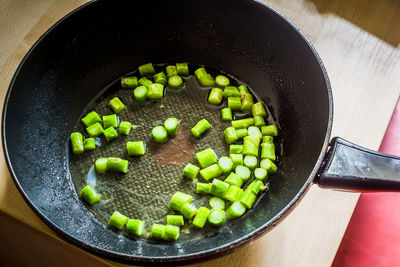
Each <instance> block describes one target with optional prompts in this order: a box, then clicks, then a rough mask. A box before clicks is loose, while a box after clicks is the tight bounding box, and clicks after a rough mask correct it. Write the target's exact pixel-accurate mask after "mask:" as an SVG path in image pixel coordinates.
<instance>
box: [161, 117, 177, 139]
mask: <svg viewBox="0 0 400 267" xmlns="http://www.w3.org/2000/svg"><path fill="white" fill-rule="evenodd" d="M178 126H179V122H178V120H177V119H176V118H168V119H166V120H165V121H164V128H165V130H167V134H168V136H175V135H176V134H177V133H178V130H179V127H178Z"/></svg>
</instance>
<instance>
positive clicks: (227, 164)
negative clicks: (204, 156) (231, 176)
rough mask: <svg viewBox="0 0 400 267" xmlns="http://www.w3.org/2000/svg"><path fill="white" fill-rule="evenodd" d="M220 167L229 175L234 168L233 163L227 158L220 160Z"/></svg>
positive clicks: (223, 157)
mask: <svg viewBox="0 0 400 267" xmlns="http://www.w3.org/2000/svg"><path fill="white" fill-rule="evenodd" d="M218 167H219V168H220V169H221V171H222V173H228V172H230V171H231V170H232V168H233V161H232V159H231V158H229V157H227V156H222V157H220V158H219V160H218Z"/></svg>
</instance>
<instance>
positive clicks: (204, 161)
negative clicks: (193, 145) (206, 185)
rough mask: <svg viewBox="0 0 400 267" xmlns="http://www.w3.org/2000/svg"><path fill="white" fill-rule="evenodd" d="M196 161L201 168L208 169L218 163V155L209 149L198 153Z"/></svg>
mask: <svg viewBox="0 0 400 267" xmlns="http://www.w3.org/2000/svg"><path fill="white" fill-rule="evenodd" d="M196 159H197V161H198V162H199V164H200V167H201V168H206V167H208V166H210V165H212V164H214V163H217V155H216V154H215V152H214V150H213V149H212V148H207V149H204V150H202V151H200V152H197V153H196Z"/></svg>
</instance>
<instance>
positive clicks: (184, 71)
mask: <svg viewBox="0 0 400 267" xmlns="http://www.w3.org/2000/svg"><path fill="white" fill-rule="evenodd" d="M175 65H176V71H177V73H178V75H182V76H188V75H189V66H188V64H187V63H186V62H184V63H176V64H175Z"/></svg>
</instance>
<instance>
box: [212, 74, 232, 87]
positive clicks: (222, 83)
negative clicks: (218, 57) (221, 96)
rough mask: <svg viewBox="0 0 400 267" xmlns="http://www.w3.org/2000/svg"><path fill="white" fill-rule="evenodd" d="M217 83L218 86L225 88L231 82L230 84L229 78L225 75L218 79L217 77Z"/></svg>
mask: <svg viewBox="0 0 400 267" xmlns="http://www.w3.org/2000/svg"><path fill="white" fill-rule="evenodd" d="M215 83H216V84H217V85H218V86H221V87H225V86H228V85H229V83H230V82H229V79H228V77H226V76H224V75H218V76H217V77H215Z"/></svg>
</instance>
